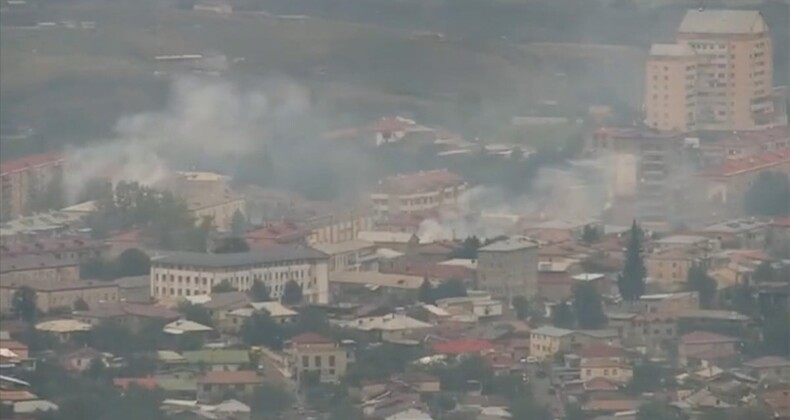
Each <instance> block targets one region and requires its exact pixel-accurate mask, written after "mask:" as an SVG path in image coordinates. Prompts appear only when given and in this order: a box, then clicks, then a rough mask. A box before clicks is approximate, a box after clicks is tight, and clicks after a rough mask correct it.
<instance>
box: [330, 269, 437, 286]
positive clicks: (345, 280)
mask: <svg viewBox="0 0 790 420" xmlns="http://www.w3.org/2000/svg"><path fill="white" fill-rule="evenodd" d="M423 281H425V279H424V278H423V277H420V276H409V275H404V274H389V273H379V272H375V271H341V272H336V273H332V274H331V275H330V276H329V283H342V284H359V285H366V286H379V287H393V288H398V289H418V288H419V287H420V285H422V282H423Z"/></svg>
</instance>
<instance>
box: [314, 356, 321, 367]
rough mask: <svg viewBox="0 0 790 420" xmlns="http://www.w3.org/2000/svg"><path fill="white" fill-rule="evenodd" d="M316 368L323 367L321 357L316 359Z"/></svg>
mask: <svg viewBox="0 0 790 420" xmlns="http://www.w3.org/2000/svg"><path fill="white" fill-rule="evenodd" d="M315 367H319V368H320V367H321V356H316V357H315Z"/></svg>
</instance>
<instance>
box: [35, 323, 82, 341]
mask: <svg viewBox="0 0 790 420" xmlns="http://www.w3.org/2000/svg"><path fill="white" fill-rule="evenodd" d="M92 328H93V327H92V326H91V325H90V324H86V323H84V322H80V321H77V320H74V319H55V320H52V321H44V322H40V323H38V324H36V331H41V332H43V333H47V334H50V335H52V336H54V337H55V338H57V339H58V341H60V342H61V343H66V342H68V341H71V340H72V339H73V338H75V337H78V336H85V335H86V334H87V333H88V332H89V331H90V330H91V329H92Z"/></svg>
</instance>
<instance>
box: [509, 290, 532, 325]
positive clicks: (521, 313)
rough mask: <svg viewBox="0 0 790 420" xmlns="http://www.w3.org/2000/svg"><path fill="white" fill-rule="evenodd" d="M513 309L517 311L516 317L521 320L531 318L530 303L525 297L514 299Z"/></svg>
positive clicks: (515, 297)
mask: <svg viewBox="0 0 790 420" xmlns="http://www.w3.org/2000/svg"><path fill="white" fill-rule="evenodd" d="M512 303H513V309H515V310H516V317H518V319H520V320H525V319H527V318H529V301H527V298H525V297H524V296H521V295H519V296H514V297H513V302H512Z"/></svg>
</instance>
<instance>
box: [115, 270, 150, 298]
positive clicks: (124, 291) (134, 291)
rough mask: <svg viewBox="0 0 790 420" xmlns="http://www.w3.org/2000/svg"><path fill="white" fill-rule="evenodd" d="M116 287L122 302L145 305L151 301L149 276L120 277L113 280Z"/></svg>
mask: <svg viewBox="0 0 790 420" xmlns="http://www.w3.org/2000/svg"><path fill="white" fill-rule="evenodd" d="M113 283H115V284H116V285H118V297H119V299H120V300H122V301H124V302H136V303H147V302H150V301H151V277H150V276H149V275H142V276H132V277H121V278H119V279H115V280H113Z"/></svg>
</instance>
